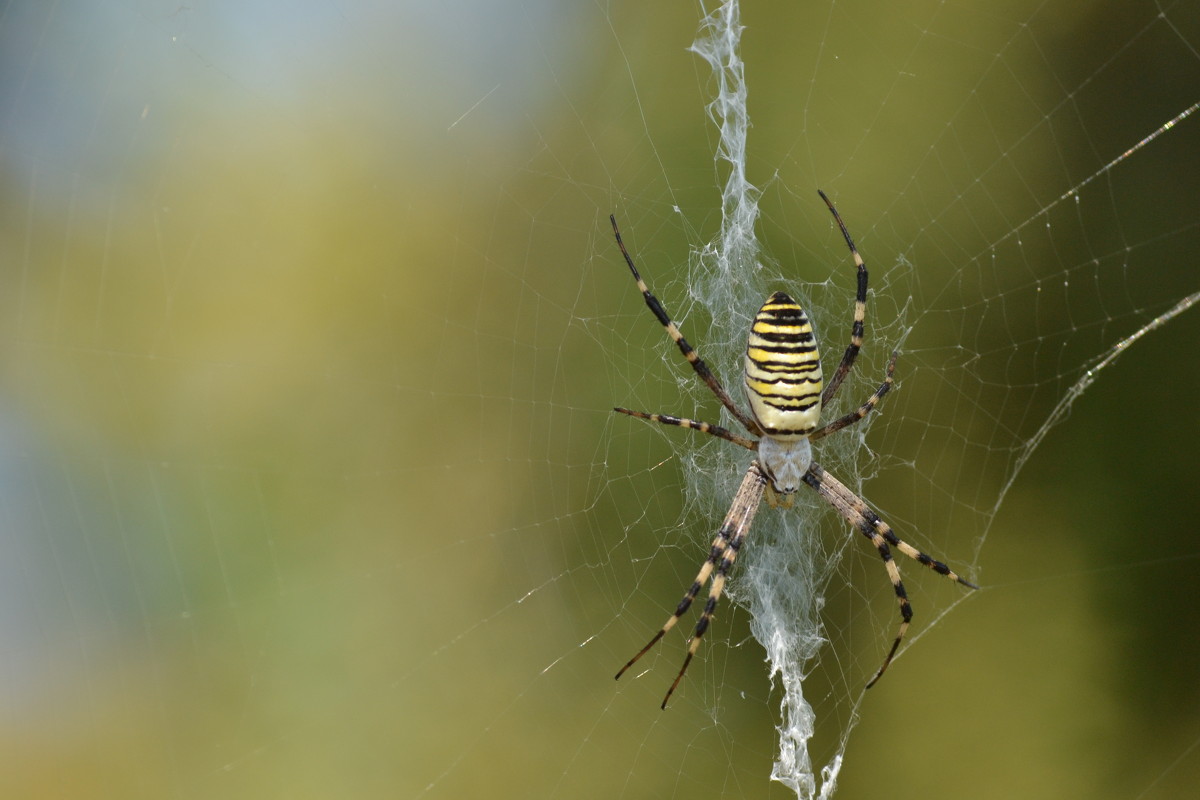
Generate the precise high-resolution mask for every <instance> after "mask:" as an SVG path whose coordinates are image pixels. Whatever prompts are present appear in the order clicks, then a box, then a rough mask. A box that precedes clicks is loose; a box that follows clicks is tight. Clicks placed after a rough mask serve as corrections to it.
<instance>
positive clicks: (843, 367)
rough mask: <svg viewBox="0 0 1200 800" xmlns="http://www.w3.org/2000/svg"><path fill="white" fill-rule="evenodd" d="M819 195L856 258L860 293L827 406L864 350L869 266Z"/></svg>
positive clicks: (826, 395) (824, 397)
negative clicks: (848, 340) (848, 339)
mask: <svg viewBox="0 0 1200 800" xmlns="http://www.w3.org/2000/svg"><path fill="white" fill-rule="evenodd" d="M817 194H819V195H821V199H822V200H824V201H825V205H827V206H829V210H830V212H832V213H833V218H834V219H835V220H836V221H837V224H838V227H839V228H841V229H842V238H844V239H845V240H846V245H847V246H848V247H849V248H850V255H852V256H854V264H855V266H857V267H858V293H857V294H856V295H855V296H854V324H853V325H852V326H851V328H850V344H849V346H848V347H846V352H845V353H843V354H842V362H841V363H840V364H838V368H837V370H836V371H835V372H834V373H833V377H832V378H830V379H829V383H827V384H825V391H824V392H822V393H821V405H823V406H827V405H829V402H830V401H831V400H833V397H834V395H836V394H837V391H838V388H839V387H840V386H841V385H842V381H843V380H845V379H846V375H848V374H849V373H850V368H851V367H853V366H854V360H855V359H856V358H858V351H859V350H861V349H862V343H863V336H864V330H865V324H866V319H867V265H866V264H865V263H863V260H862V256H860V255H859V254H858V248H857V247H855V246H854V240H853V239H851V238H850V231H849V230H847V229H846V223H844V222H842V217H841V215H840V214H838V212H837V209H836V208H834V206H833V203H832V202H830V200H829V198H828V197H826V196H825V193H824V192H822V191H821V190H820V189H818V190H817Z"/></svg>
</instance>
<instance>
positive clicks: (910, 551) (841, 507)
mask: <svg viewBox="0 0 1200 800" xmlns="http://www.w3.org/2000/svg"><path fill="white" fill-rule="evenodd" d="M804 482H805V483H807V484H808V485H809V486H811V487H812V488H813V489H814V490H816V492H817V494H819V495H821V497H823V498H825V500H826V502H828V503H829V504H830V505H831V506H833V508H834V510H836V511H837V512H838V513H839V514H841V515H842V518H843V519H845V520H846V521H847V522H849V523H850V524H851V525H853V526H854V527H855V528H858V530H859V531H861V532H862V534H863V535H864V536H866V537H867V538H868V539H870V540H871V544H873V545H874V546H875V549H876V550H878V551H879V556H880V558H882V559H883V562H884V565H885V566H886V567H887V572H888V579H889V580H891V582H892V588H893V589H894V590H895V591H896V601H897V602H898V603H899V604H900V618H901V621H900V629H899V630H898V631H897V632H896V638H895V639H894V640H893V641H892V646H891V648H890V649H889V650H888V654H887V657H885V658H884V659H883V664H882V665H880V667H879V669H878V671H876V673H875V677H873V678H871V680H870V682H868V683H867V688H868V689H870V688H871V687H872V686H874V685H875V682H876V681H878V680H879V679H880V678H881V677H883V673H884V671H885V670H886V669H887V668H888V665H889V664H891V663H892V658H893V657H895V655H896V651H897V650H898V649H899V648H900V642H901V641H902V640H903V639H904V634H905V633H906V632H907V631H908V626H909V623H911V622H912V616H913V612H912V605H911V604H910V603H909V602H908V593H907V592H906V591H905V590H904V583H903V581H901V580H900V567H898V566H897V565H896V562H895V560H894V559H893V558H892V550H891V548H892V547H895V548H896V549H897V550H899V551H900V552H901V553H903V554H904V555H906V556H908V557H909V558H911V559H913V560H914V561H918V562H920V563H922V564H924V565H925V566H927V567H929V568H930V569H932V570H933V571H934V572H936V573H938V574H939V575H945V576H946V577H947V578H949V579H950V580H952V581H955V582H956V583H960V584H962V585H963V586H966V587H967V588H968V589H978V588H979V587H978V586H976V585H975V584H973V583H971V582H970V581H967V580H964V579H962V578H961V577H959V576H958V574H957V573H955V572H954V571H953V570H951V569H950V568H949V567H948V566H946V565H945V564H943V563H942V562H941V561H938V560H937V559H935V558H933V557H932V556H928V555H926V554H925V553H923V552H921V551H920V550H918V549H917V548H915V547H913V546H912V545H910V544H909V543H908V542H905V541H904V540H903V539H900V538H899V537H897V536H896V534H895V533H893V532H892V529H891V527H890V526H889V525H888V524H887V523H886V522H884V521H883V520H882V519H880V518H879V515H878V514H876V513H875V512H874V511H872V510H871V509H870V507H868V506H867V504H866V503H864V502H863V500H862V498H860V497H859V496H858V495H856V494H854V492H852V491H850V490H849V489H847V488H846V486H845V485H844V484H842V482H841V481H839V480H838V479H837V478H835V477H833V476H832V475H830V474H829V473H828V472H826V471H825V470H824V469H823V468H822V467H821V465H819V464H817V463H816V462H813V463H812V464H810V465H809V468H808V472H806V473H805V474H804ZM889 545H890V546H889Z"/></svg>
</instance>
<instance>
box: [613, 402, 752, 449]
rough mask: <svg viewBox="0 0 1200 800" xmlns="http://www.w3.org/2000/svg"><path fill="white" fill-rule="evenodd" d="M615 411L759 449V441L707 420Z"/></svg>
mask: <svg viewBox="0 0 1200 800" xmlns="http://www.w3.org/2000/svg"><path fill="white" fill-rule="evenodd" d="M613 411H616V412H618V413H620V414H628V415H629V416H631V417H637V418H638V419H648V420H650V421H651V422H659V423H661V424H663V425H677V426H679V427H680V428H690V429H691V430H694V431H700V432H701V433H707V434H709V435H710V436H715V437H717V438H718V439H724V440H725V441H727V442H733V443H734V444H736V445H738V446H740V447H744V448H746V449H747V450H757V449H758V442H756V441H754V440H753V439H747V438H746V437H745V436H738V435H737V434H736V433H733V432H732V431H730V430H729V429H728V428H722V427H721V426H720V425H709V424H708V423H707V422H700V421H698V420H694V419H687V418H685V417H673V416H671V415H670V414H647V413H646V412H645V411H631V410H630V409H628V408H614V409H613Z"/></svg>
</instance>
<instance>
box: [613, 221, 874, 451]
mask: <svg viewBox="0 0 1200 800" xmlns="http://www.w3.org/2000/svg"><path fill="white" fill-rule="evenodd" d="M608 220H609V222H611V223H612V229H613V236H615V237H616V239H617V246H618V247H620V248H621V255H623V256H625V263H626V264H628V265H629V271H630V272H632V273H633V278H634V280H636V281H637V286H638V289H640V290H641V292H642V297H643V298H645V300H646V306H647V307H648V308H649V309H650V311H652V312H653V313H654V316H655V317H657V318H658V321H659V322H660V323H662V326H663V327H664V328H666V331H667V335H668V336H670V337H671V341H673V342H675V344H676V345H678V346H679V351H680V352H681V353H683V357H684V358H686V359H687V361H688V363H689V364H691V365H692V369H694V370H695V371H696V374H697V375H699V376H700V379H701V380H702V381H704V383H705V384H707V385H708V388H709V389H710V390H711V391H712V393H713V394H714V395H716V397H717V399H718V400H720V401H721V405H723V406H725V408H727V409H729V413H730V414H733V416H734V417H736V418H737V421H738V422H740V423H742V425H743V426H744V427H745V428H746V430H748V431H750V432H751V433H752V434H754V435H755V436H761V435H762V429H761V428H759V427H758V423H756V422H755V421H754V420H753V419H751V418H750V417H749V416H747V415H746V414H745V413H743V412H742V410H741V409H739V408H738V407H737V404H736V403H734V402H733V398H732V397H730V396H729V392H727V391H726V390H725V387H724V386H722V385H721V381H720V380H718V379H717V376H716V375H714V374H713V372H712V370H710V369H709V368H708V365H707V364H705V363H704V360H703V359H702V358H700V355H699V354H698V353H697V352H696V350H695V348H694V347H692V346H691V345H690V344H688V343H687V339H684V338H683V334H682V333H680V332H679V327H678V326H677V325H676V324H675V323H674V322H672V321H671V317H670V316H669V315H668V314H667V310H666V309H665V308H663V305H662V303H660V302H659V300H658V298H657V297H655V296H654V295H653V294H652V293H651V291H650V288H649V287H648V286H646V282H645V281H643V280H642V276H641V275H640V274H639V273H638V270H637V267H635V266H634V264H633V258H631V257H630V255H629V251H628V250H626V249H625V242H623V241H621V231H620V230H619V229H618V228H617V218H616V216H615V215H612V214H610V215H609V217H608ZM864 288H865V287H864Z"/></svg>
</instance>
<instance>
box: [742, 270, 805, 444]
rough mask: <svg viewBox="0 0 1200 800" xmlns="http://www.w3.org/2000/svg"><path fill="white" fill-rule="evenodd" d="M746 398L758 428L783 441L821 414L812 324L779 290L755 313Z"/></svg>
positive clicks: (801, 434)
mask: <svg viewBox="0 0 1200 800" xmlns="http://www.w3.org/2000/svg"><path fill="white" fill-rule="evenodd" d="M745 377H746V397H747V398H748V399H749V401H750V410H751V412H752V413H753V414H754V419H755V420H756V421H757V422H758V424H759V426H760V427H761V428H762V430H763V433H764V434H766V435H767V436H771V437H773V438H776V439H782V440H788V439H796V438H801V437H804V436H807V435H808V434H810V433H812V432H813V431H814V430H815V429H816V427H817V423H818V421H819V420H820V417H821V388H822V384H823V381H822V376H821V354H820V352H819V351H818V349H817V340H816V337H815V336H813V330H812V323H810V322H809V320H808V315H807V314H805V313H804V309H803V308H801V307H800V305H799V304H798V303H797V302H796V301H795V300H793V299H792V298H791V297H789V296H788V295H787V294H785V293H783V292H776V293H775V294H773V295H771V296H770V297H769V298H768V299H767V302H765V303H763V306H762V308H760V309H759V310H758V313H757V314H755V315H754V324H753V325H751V326H750V341H749V342H748V344H747V345H746V374H745Z"/></svg>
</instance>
